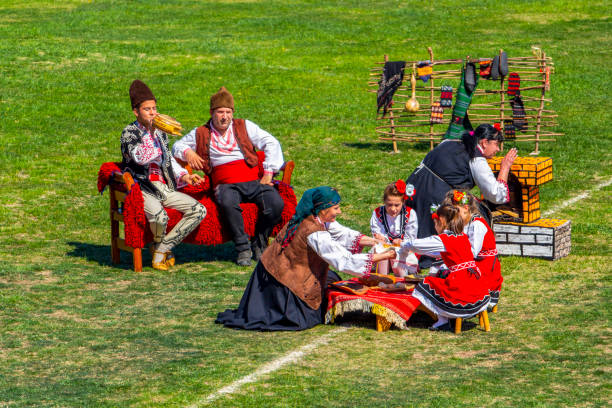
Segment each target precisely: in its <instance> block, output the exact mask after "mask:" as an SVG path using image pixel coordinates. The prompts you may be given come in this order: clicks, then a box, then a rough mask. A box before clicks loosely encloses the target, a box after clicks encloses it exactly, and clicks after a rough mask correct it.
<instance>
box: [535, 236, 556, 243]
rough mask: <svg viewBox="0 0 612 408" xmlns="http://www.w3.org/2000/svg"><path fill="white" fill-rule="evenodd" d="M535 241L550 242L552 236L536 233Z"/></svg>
mask: <svg viewBox="0 0 612 408" xmlns="http://www.w3.org/2000/svg"><path fill="white" fill-rule="evenodd" d="M536 242H537V243H538V244H552V243H553V236H552V235H536Z"/></svg>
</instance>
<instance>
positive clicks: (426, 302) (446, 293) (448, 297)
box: [410, 231, 490, 318]
mask: <svg viewBox="0 0 612 408" xmlns="http://www.w3.org/2000/svg"><path fill="white" fill-rule="evenodd" d="M432 238H434V239H435V238H438V239H439V240H440V241H441V245H440V246H439V247H438V249H439V251H436V250H435V248H433V247H432V246H431V243H432ZM419 241H422V242H419ZM427 241H429V242H427ZM421 244H423V245H422V246H421ZM410 247H411V248H410V249H413V250H414V251H415V252H420V253H423V254H426V255H430V256H436V255H438V254H439V255H440V256H441V257H442V259H443V260H444V263H445V264H446V266H447V267H448V268H449V269H450V274H449V275H448V276H447V277H446V278H439V277H433V276H429V277H427V278H425V280H424V281H423V283H419V284H418V285H417V286H416V287H415V288H414V292H413V294H412V295H413V296H414V297H415V298H417V299H419V300H420V301H421V303H422V304H423V306H425V307H426V308H428V309H430V310H431V311H433V312H435V313H436V314H438V315H441V316H445V317H449V318H457V317H460V318H467V317H471V316H474V315H476V314H478V313H479V312H481V311H483V310H485V309H486V308H487V306H488V305H489V301H490V296H489V286H488V283H487V282H486V281H485V279H483V277H482V273H481V272H480V270H479V268H478V266H477V265H476V262H475V261H474V257H473V254H472V247H471V245H470V240H469V239H468V236H467V235H466V234H463V233H462V234H453V233H452V232H450V231H446V232H445V233H443V234H440V235H438V236H437V237H430V238H424V239H417V240H414V241H413V242H412V244H411V245H410ZM436 252H437V253H436Z"/></svg>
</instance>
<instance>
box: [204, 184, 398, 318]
mask: <svg viewBox="0 0 612 408" xmlns="http://www.w3.org/2000/svg"><path fill="white" fill-rule="evenodd" d="M341 213H342V211H341V210H340V195H339V194H338V192H337V191H336V190H335V189H333V188H331V187H327V186H323V187H316V188H312V189H310V190H307V191H306V192H305V193H304V195H303V196H302V199H301V200H300V202H299V204H298V206H297V208H296V212H295V215H294V216H293V218H292V219H291V220H290V221H289V222H288V223H287V225H286V226H285V227H284V228H283V229H282V230H281V231H280V233H279V234H278V235H277V236H276V239H275V240H274V242H273V243H272V244H271V245H270V246H269V247H268V248H267V249H266V250H265V251H264V253H263V255H262V256H261V259H260V261H259V263H258V264H257V266H256V267H255V270H254V271H253V274H252V275H251V280H250V281H249V283H248V285H247V287H246V289H245V291H244V294H243V295H242V300H241V301H240V305H239V306H238V309H235V310H230V309H228V310H226V311H225V312H222V313H219V315H218V316H217V320H216V322H217V323H221V324H224V325H225V326H227V327H233V328H240V329H247V330H304V329H309V328H311V327H313V326H316V325H317V324H321V323H323V321H324V320H323V317H324V315H325V312H326V310H325V309H326V307H325V306H326V305H325V303H326V299H325V290H326V288H327V282H328V281H337V280H340V277H339V276H338V275H336V274H335V273H334V272H328V269H329V266H330V265H331V266H333V267H334V268H335V269H337V270H338V271H342V272H345V273H348V274H351V275H354V276H361V275H363V274H368V273H370V269H371V266H372V263H373V262H378V261H382V260H384V259H391V258H394V257H395V251H393V250H392V249H391V250H389V251H387V252H384V253H380V254H371V253H370V254H368V253H361V248H362V247H363V246H372V245H375V244H376V243H378V242H379V241H378V240H376V239H374V238H372V237H368V236H365V235H363V234H361V233H360V232H357V231H354V230H352V229H350V228H347V227H344V226H342V225H340V224H339V223H338V222H337V221H336V217H337V216H338V215H340V214H341ZM328 274H329V276H328Z"/></svg>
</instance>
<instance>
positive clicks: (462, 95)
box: [443, 63, 479, 139]
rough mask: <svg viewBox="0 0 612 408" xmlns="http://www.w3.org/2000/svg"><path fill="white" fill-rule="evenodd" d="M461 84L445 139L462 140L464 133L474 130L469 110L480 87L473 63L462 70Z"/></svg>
mask: <svg viewBox="0 0 612 408" xmlns="http://www.w3.org/2000/svg"><path fill="white" fill-rule="evenodd" d="M462 71H463V72H462V75H461V83H460V84H459V88H458V89H457V97H456V98H455V105H454V106H453V118H452V120H451V122H450V124H449V125H448V129H446V133H445V134H444V137H443V139H461V136H462V135H463V132H465V131H466V130H472V125H471V124H470V120H469V119H468V114H467V110H468V108H469V107H470V103H472V96H473V95H474V90H475V89H476V86H477V85H478V78H479V76H478V75H476V69H475V66H474V64H473V63H467V64H466V65H465V68H463V70H462Z"/></svg>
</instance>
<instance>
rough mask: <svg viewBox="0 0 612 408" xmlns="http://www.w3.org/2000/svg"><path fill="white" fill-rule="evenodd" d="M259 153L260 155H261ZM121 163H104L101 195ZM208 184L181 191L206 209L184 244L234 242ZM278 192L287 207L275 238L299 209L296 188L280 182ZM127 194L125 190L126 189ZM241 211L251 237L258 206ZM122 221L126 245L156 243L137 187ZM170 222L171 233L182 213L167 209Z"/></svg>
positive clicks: (277, 186) (261, 171)
mask: <svg viewBox="0 0 612 408" xmlns="http://www.w3.org/2000/svg"><path fill="white" fill-rule="evenodd" d="M258 153H260V152H258ZM262 162H263V159H260V165H259V166H260V173H261V174H260V176H261V175H263V168H262V166H261V163H262ZM119 166H120V163H113V162H109V163H104V164H102V166H101V167H100V171H99V172H98V191H99V192H100V193H102V192H103V191H104V188H106V186H108V185H109V184H110V183H111V182H112V178H113V176H114V174H115V173H121V168H120V167H119ZM204 178H205V182H204V183H201V184H200V185H199V186H186V187H185V188H182V189H180V190H179V191H181V192H183V193H185V194H188V195H190V196H191V197H193V198H195V199H196V200H198V201H199V202H200V203H202V204H203V205H204V206H205V207H206V218H204V219H203V220H202V222H201V223H200V226H199V227H198V228H196V229H195V230H194V231H193V232H192V233H191V234H190V235H189V236H187V238H185V240H184V242H188V243H191V244H198V245H218V244H223V243H225V242H228V241H230V240H231V239H232V237H231V234H230V232H229V231H228V229H227V228H226V227H224V224H223V220H222V218H221V216H220V214H219V210H218V209H217V205H216V203H215V201H214V195H213V194H214V193H213V191H212V190H211V186H210V181H209V179H208V177H204ZM274 184H275V188H276V189H277V190H278V192H279V194H280V196H281V198H282V199H283V201H284V202H285V207H284V208H283V212H282V214H281V221H280V222H279V223H278V224H277V225H276V226H275V227H274V229H273V231H272V234H273V235H276V234H277V233H278V232H279V231H280V230H281V228H282V227H283V226H284V225H285V224H286V223H287V222H288V221H289V220H290V219H291V217H293V214H295V207H296V206H297V198H296V196H295V193H294V191H293V187H291V186H290V185H288V184H285V183H283V182H280V181H274ZM123 191H125V189H123ZM240 207H241V208H242V217H243V218H244V229H245V232H246V233H247V234H248V235H249V236H253V235H254V234H255V224H256V223H257V213H258V211H257V206H256V205H255V204H251V203H247V204H240ZM122 211H123V217H124V221H125V231H124V232H125V244H126V245H127V246H130V247H132V248H144V246H145V245H146V244H147V243H149V242H151V241H152V240H153V235H152V234H151V230H150V228H149V226H148V224H147V222H146V217H145V214H144V201H143V199H142V192H141V190H140V186H139V185H138V183H136V184H134V186H132V188H131V189H130V191H129V192H128V194H127V196H126V199H125V202H124V203H123V208H122ZM166 212H167V213H168V217H169V221H168V226H167V231H170V230H171V229H172V228H174V226H175V225H176V224H177V223H178V222H179V221H180V219H181V218H182V214H181V213H180V212H179V211H176V210H173V209H171V208H167V209H166Z"/></svg>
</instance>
